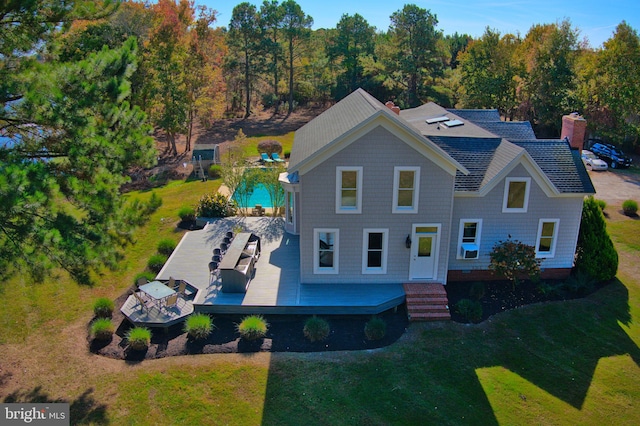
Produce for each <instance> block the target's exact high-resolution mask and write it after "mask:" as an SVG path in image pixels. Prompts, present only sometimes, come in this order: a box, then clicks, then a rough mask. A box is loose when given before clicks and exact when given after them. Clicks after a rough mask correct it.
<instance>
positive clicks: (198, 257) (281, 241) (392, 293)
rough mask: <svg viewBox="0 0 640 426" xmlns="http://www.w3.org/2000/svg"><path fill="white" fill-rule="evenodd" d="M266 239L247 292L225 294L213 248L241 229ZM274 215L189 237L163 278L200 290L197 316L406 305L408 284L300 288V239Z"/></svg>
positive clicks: (220, 223) (227, 222) (214, 225)
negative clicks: (212, 267) (214, 272)
mask: <svg viewBox="0 0 640 426" xmlns="http://www.w3.org/2000/svg"><path fill="white" fill-rule="evenodd" d="M238 225H239V226H242V227H243V228H244V230H245V231H247V232H253V233H255V234H256V235H258V236H259V237H260V238H261V243H262V253H261V256H260V258H259V259H258V261H257V263H256V266H255V269H256V272H255V276H254V277H253V279H252V280H251V282H250V284H249V287H248V289H247V292H246V293H223V292H222V291H221V290H220V287H221V286H220V282H219V281H218V280H217V279H216V278H215V277H214V279H212V277H211V276H210V274H209V268H208V264H209V262H210V261H211V257H212V254H213V249H214V248H215V247H218V246H219V245H220V243H221V242H222V239H223V238H224V235H225V233H226V232H227V231H229V230H232V229H233V228H234V227H235V226H238ZM283 225H284V224H283V221H282V219H280V218H276V219H273V218H270V217H247V218H241V217H233V218H225V219H218V220H215V221H213V222H211V223H209V224H208V225H207V226H206V227H205V228H204V229H202V230H199V231H191V232H188V233H187V234H185V236H184V237H183V239H182V241H180V244H178V246H177V247H176V249H175V250H174V252H173V254H172V255H171V257H170V258H169V260H167V263H166V264H165V266H164V268H163V269H162V270H161V271H160V273H159V274H158V276H157V278H158V279H160V280H168V279H169V277H174V278H176V279H184V280H186V281H188V282H189V283H190V284H191V285H192V286H194V287H195V288H197V293H196V295H195V297H194V300H193V308H194V311H196V312H209V313H225V314H245V313H246V314H253V313H256V314H375V313H380V312H383V311H385V310H387V309H390V308H393V307H395V306H398V305H399V304H401V303H403V302H404V297H405V294H404V290H403V288H402V284H401V283H398V284H372V285H367V284H364V283H363V284H356V285H353V284H351V285H349V284H327V285H322V284H300V260H299V257H300V251H299V239H298V237H297V236H294V235H289V234H286V233H285V232H284V226H283Z"/></svg>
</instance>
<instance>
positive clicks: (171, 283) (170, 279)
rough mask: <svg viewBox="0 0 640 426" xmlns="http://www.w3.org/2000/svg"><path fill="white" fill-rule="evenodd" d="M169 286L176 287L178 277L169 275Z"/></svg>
mask: <svg viewBox="0 0 640 426" xmlns="http://www.w3.org/2000/svg"><path fill="white" fill-rule="evenodd" d="M167 287H169V288H176V279H175V278H173V277H169V282H168V283H167Z"/></svg>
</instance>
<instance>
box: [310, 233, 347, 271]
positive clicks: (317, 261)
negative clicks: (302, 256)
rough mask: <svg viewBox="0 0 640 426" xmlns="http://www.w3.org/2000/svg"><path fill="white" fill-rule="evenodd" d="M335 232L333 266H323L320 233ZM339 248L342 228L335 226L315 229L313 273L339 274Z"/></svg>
mask: <svg viewBox="0 0 640 426" xmlns="http://www.w3.org/2000/svg"><path fill="white" fill-rule="evenodd" d="M323 232H333V233H334V234H335V238H334V241H333V267H332V268H321V267H320V266H319V265H320V248H319V246H320V233H323ZM339 248H340V230H339V229H333V228H317V229H314V230H313V273H314V274H337V273H338V270H339V268H338V264H339V259H340V256H339V254H340V253H339Z"/></svg>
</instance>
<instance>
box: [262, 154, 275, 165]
mask: <svg viewBox="0 0 640 426" xmlns="http://www.w3.org/2000/svg"><path fill="white" fill-rule="evenodd" d="M260 158H261V159H262V162H263V163H273V160H272V159H271V158H269V154H267V153H266V152H261V153H260Z"/></svg>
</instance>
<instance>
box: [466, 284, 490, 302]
mask: <svg viewBox="0 0 640 426" xmlns="http://www.w3.org/2000/svg"><path fill="white" fill-rule="evenodd" d="M485 292H486V289H485V286H484V283H483V282H480V281H477V282H474V283H473V284H471V288H470V289H469V297H470V298H471V299H473V300H480V299H482V298H483V297H484V295H485Z"/></svg>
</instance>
